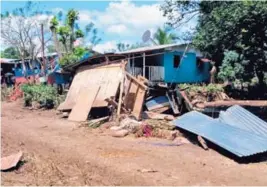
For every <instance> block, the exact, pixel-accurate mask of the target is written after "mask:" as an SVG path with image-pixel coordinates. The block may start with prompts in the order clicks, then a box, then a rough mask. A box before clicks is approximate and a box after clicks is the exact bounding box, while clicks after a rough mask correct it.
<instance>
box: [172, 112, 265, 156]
mask: <svg viewBox="0 0 267 187" xmlns="http://www.w3.org/2000/svg"><path fill="white" fill-rule="evenodd" d="M173 123H174V124H175V126H177V127H180V128H182V129H185V130H187V131H190V132H192V133H194V134H197V135H200V136H202V137H204V138H206V139H207V140H209V141H211V142H213V143H215V144H217V145H218V146H220V147H222V148H224V149H226V150H228V151H229V152H231V153H233V154H235V155H237V156H239V157H243V156H250V155H253V154H257V153H262V152H266V151H267V137H264V136H259V135H257V134H254V133H251V132H248V131H245V130H243V129H240V128H237V127H234V126H232V125H228V124H226V123H222V122H220V121H219V120H216V119H213V118H211V117H209V116H206V115H204V114H202V113H200V112H197V111H192V112H189V113H186V114H184V115H182V116H181V117H179V118H178V119H176V120H174V121H173Z"/></svg>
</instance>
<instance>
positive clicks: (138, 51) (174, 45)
mask: <svg viewBox="0 0 267 187" xmlns="http://www.w3.org/2000/svg"><path fill="white" fill-rule="evenodd" d="M185 45H187V44H165V45H155V46H146V47H140V48H136V49H131V50H128V51H123V52H119V53H118V54H129V53H141V52H146V51H154V50H159V49H167V48H172V47H179V46H185Z"/></svg>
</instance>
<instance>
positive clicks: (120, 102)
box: [117, 61, 126, 119]
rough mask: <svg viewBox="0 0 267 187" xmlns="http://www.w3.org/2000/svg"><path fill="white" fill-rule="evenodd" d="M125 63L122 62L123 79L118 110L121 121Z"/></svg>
mask: <svg viewBox="0 0 267 187" xmlns="http://www.w3.org/2000/svg"><path fill="white" fill-rule="evenodd" d="M125 65H126V63H125V61H122V78H121V83H120V96H119V103H118V110H117V119H119V116H120V113H121V104H122V92H123V87H124V76H125V73H124V72H125Z"/></svg>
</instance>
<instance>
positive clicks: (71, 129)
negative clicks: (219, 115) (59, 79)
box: [1, 102, 267, 186]
mask: <svg viewBox="0 0 267 187" xmlns="http://www.w3.org/2000/svg"><path fill="white" fill-rule="evenodd" d="M1 114H2V119H1V123H2V125H1V127H2V128H1V130H2V133H1V143H2V149H1V154H2V157H3V156H7V155H9V154H12V153H16V152H18V151H19V150H22V151H23V153H24V157H23V160H24V162H25V163H24V164H23V165H22V166H20V167H19V168H18V169H17V170H15V171H10V172H1V177H2V181H1V185H45V186H48V185H57V186H59V185H69V186H70V185H73V186H74V185H267V177H266V176H267V162H266V161H263V162H259V163H249V164H240V163H238V162H236V161H234V160H232V159H230V158H228V157H226V156H223V155H222V154H220V153H218V152H216V151H215V150H213V149H210V150H208V151H205V150H203V149H202V148H201V147H199V146H198V145H194V144H185V145H181V146H177V147H173V146H172V147H167V146H155V145H149V144H143V143H140V142H166V141H167V140H159V139H155V138H135V137H133V136H127V137H125V138H114V137H111V136H110V135H109V134H108V132H107V130H102V129H101V128H100V129H90V128H88V127H80V126H79V124H77V123H72V122H69V121H68V120H66V119H60V118H59V116H57V115H56V111H55V110H49V111H40V110H38V111H31V110H28V109H23V108H22V103H20V102H13V103H5V102H4V103H2V113H1ZM149 169H152V170H155V171H157V172H151V173H150V172H144V173H143V172H140V171H141V170H149Z"/></svg>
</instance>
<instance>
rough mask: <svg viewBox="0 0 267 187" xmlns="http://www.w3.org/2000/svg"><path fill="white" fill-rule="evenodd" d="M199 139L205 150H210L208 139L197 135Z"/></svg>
mask: <svg viewBox="0 0 267 187" xmlns="http://www.w3.org/2000/svg"><path fill="white" fill-rule="evenodd" d="M197 140H198V142H199V143H200V145H201V146H202V147H203V149H204V150H208V149H209V148H208V146H207V143H206V141H205V140H204V139H203V138H202V137H201V136H199V135H198V136H197Z"/></svg>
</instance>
